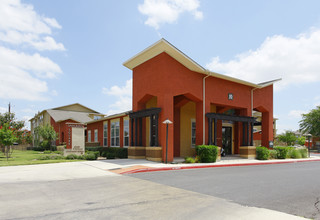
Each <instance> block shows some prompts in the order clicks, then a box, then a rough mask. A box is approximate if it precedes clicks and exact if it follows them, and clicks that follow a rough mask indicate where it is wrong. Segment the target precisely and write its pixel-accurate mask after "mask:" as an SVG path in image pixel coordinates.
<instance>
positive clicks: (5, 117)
mask: <svg viewBox="0 0 320 220" xmlns="http://www.w3.org/2000/svg"><path fill="white" fill-rule="evenodd" d="M5 123H8V124H9V126H10V127H11V128H14V129H15V130H21V129H22V128H23V127H24V121H18V120H17V119H16V118H15V114H14V113H12V112H11V113H9V112H6V113H3V114H1V113H0V126H3V125H4V124H5Z"/></svg>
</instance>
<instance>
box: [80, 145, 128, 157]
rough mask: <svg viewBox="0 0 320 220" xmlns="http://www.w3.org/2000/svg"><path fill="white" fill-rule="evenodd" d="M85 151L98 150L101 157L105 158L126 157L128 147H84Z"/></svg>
mask: <svg viewBox="0 0 320 220" xmlns="http://www.w3.org/2000/svg"><path fill="white" fill-rule="evenodd" d="M86 151H99V153H100V155H101V156H102V157H106V158H107V159H115V158H120V159H123V158H128V148H120V147H86ZM100 155H99V156H100Z"/></svg>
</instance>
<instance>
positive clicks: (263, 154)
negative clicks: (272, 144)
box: [256, 146, 270, 160]
mask: <svg viewBox="0 0 320 220" xmlns="http://www.w3.org/2000/svg"><path fill="white" fill-rule="evenodd" d="M256 155H257V159H258V160H268V159H269V157H270V151H269V149H268V148H266V147H262V146H259V147H256Z"/></svg>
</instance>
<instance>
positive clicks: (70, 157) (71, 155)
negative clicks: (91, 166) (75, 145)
mask: <svg viewBox="0 0 320 220" xmlns="http://www.w3.org/2000/svg"><path fill="white" fill-rule="evenodd" d="M78 158H79V156H78V155H76V154H69V155H68V156H66V159H67V160H76V159H78Z"/></svg>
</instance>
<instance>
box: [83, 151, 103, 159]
mask: <svg viewBox="0 0 320 220" xmlns="http://www.w3.org/2000/svg"><path fill="white" fill-rule="evenodd" d="M99 156H100V152H99V151H87V152H86V153H85V154H84V155H82V156H81V157H82V159H84V160H96V159H97V158H98V157H99Z"/></svg>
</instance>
